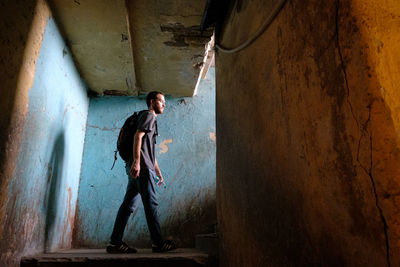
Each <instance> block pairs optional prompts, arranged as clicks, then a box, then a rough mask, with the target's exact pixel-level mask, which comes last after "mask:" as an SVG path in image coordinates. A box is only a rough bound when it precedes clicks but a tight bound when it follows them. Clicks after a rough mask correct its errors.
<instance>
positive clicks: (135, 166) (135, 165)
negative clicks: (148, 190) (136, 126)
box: [129, 130, 145, 179]
mask: <svg viewBox="0 0 400 267" xmlns="http://www.w3.org/2000/svg"><path fill="white" fill-rule="evenodd" d="M144 134H145V132H142V131H139V130H137V131H136V133H135V135H134V137H133V162H132V166H131V170H130V172H129V173H130V175H131V176H132V177H133V178H135V179H136V178H137V177H139V174H140V148H141V147H142V138H143V136H144Z"/></svg>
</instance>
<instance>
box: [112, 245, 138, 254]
mask: <svg viewBox="0 0 400 267" xmlns="http://www.w3.org/2000/svg"><path fill="white" fill-rule="evenodd" d="M106 251H107V252H108V253H136V252H137V250H136V248H131V247H129V246H128V245H127V244H126V243H125V242H122V243H121V244H119V245H114V244H111V243H110V244H108V245H107V248H106Z"/></svg>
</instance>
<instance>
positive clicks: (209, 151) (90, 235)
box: [74, 68, 216, 248]
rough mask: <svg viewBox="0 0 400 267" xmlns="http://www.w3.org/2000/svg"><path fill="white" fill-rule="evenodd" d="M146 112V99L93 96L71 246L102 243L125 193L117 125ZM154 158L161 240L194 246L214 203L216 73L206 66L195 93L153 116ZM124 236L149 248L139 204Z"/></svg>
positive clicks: (211, 220)
mask: <svg viewBox="0 0 400 267" xmlns="http://www.w3.org/2000/svg"><path fill="white" fill-rule="evenodd" d="M143 109H147V106H146V101H145V96H144V95H142V96H140V97H97V98H93V99H91V101H90V108H89V116H88V122H87V132H86V138H85V148H84V156H83V165H82V176H81V182H80V187H79V197H78V216H77V218H76V223H75V226H76V232H75V237H74V247H92V248H93V247H99V248H102V247H105V246H106V245H107V243H108V242H109V239H110V235H111V232H112V229H113V225H114V220H115V216H116V214H117V212H118V208H119V206H120V205H121V203H122V200H123V198H124V195H125V190H126V185H127V183H128V177H127V175H126V171H125V163H124V161H123V160H122V159H121V158H120V157H119V156H118V160H117V161H116V163H115V166H114V168H113V170H110V168H111V166H112V163H113V160H114V150H115V149H116V140H117V138H118V134H119V131H120V128H121V127H122V125H123V123H124V121H125V119H126V118H128V116H130V115H131V114H132V113H133V112H134V111H139V110H143ZM157 125H158V129H159V134H160V136H158V138H157V144H156V157H157V162H158V164H159V165H160V168H161V171H162V173H163V176H164V178H165V181H166V185H167V188H163V187H162V186H161V187H158V188H156V191H157V194H158V201H159V210H158V211H159V217H160V224H161V229H162V232H163V233H164V235H165V237H173V238H174V240H177V241H178V242H179V243H180V245H181V246H185V247H193V246H194V238H195V235H196V234H205V233H211V232H213V231H214V226H215V224H216V204H215V155H216V152H215V149H216V138H215V72H214V68H211V69H209V71H208V74H207V76H206V78H205V79H204V80H201V82H200V85H199V89H198V94H197V95H196V96H194V97H183V98H172V97H169V96H167V97H166V109H165V112H164V113H163V114H161V115H159V116H158V117H157ZM124 241H126V242H128V244H132V245H135V246H138V247H150V246H151V242H150V236H149V232H148V228H147V224H146V219H145V215H144V210H143V206H142V203H141V201H140V204H139V207H138V211H137V212H136V213H135V216H134V217H131V218H130V220H129V221H128V225H127V228H126V231H125V234H124Z"/></svg>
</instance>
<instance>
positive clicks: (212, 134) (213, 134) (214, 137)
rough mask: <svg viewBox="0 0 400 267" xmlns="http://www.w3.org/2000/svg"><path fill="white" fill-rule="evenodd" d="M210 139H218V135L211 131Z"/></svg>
mask: <svg viewBox="0 0 400 267" xmlns="http://www.w3.org/2000/svg"><path fill="white" fill-rule="evenodd" d="M210 139H211V140H213V141H214V142H215V141H217V137H216V135H215V133H214V132H211V133H210Z"/></svg>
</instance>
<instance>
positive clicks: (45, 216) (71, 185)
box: [0, 19, 89, 259]
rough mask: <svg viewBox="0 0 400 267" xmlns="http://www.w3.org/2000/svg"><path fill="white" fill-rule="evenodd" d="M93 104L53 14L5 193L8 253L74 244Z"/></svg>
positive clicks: (27, 251)
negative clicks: (85, 144)
mask: <svg viewBox="0 0 400 267" xmlns="http://www.w3.org/2000/svg"><path fill="white" fill-rule="evenodd" d="M88 105H89V101H88V98H87V93H86V86H85V84H84V83H83V82H82V80H81V79H80V77H79V74H78V73H77V71H76V68H75V66H74V63H73V60H72V57H71V55H70V53H69V51H68V49H67V47H66V45H65V43H64V41H63V39H62V37H61V35H60V33H59V31H58V29H57V26H56V24H55V22H54V20H53V19H48V20H47V26H46V30H45V34H44V37H43V42H42V45H41V49H40V53H39V56H38V59H37V61H36V72H35V77H34V83H33V86H32V88H31V89H30V91H29V114H28V116H27V119H26V123H25V125H24V131H23V139H22V140H23V141H22V144H21V146H20V149H19V155H18V160H17V164H16V168H15V170H14V174H13V177H12V180H11V182H10V185H9V187H8V192H2V194H4V193H5V194H7V193H8V201H7V205H6V207H2V208H5V209H7V212H6V213H7V218H6V223H5V225H4V227H5V228H6V232H7V237H6V238H3V240H2V241H0V242H1V243H0V245H1V247H2V248H6V251H3V253H4V255H6V254H7V255H8V257H9V258H14V259H15V258H17V257H18V255H21V254H22V255H26V254H31V253H35V252H40V251H43V250H44V249H45V248H46V247H47V249H48V250H54V249H57V248H67V247H69V246H70V244H71V241H72V230H73V222H74V216H75V207H76V200H77V195H78V187H79V178H80V170H81V161H82V152H83V142H84V136H85V130H86V120H87V113H88ZM13 255H15V256H13Z"/></svg>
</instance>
